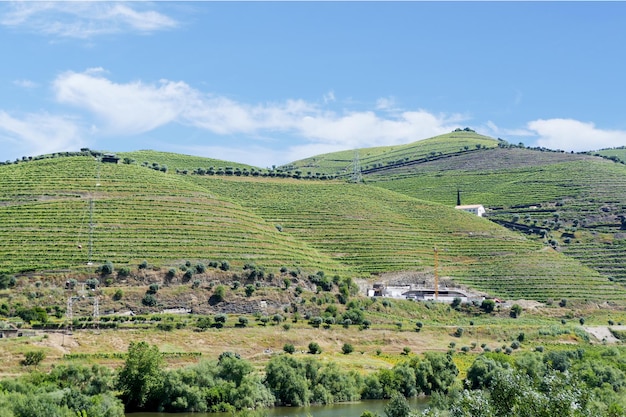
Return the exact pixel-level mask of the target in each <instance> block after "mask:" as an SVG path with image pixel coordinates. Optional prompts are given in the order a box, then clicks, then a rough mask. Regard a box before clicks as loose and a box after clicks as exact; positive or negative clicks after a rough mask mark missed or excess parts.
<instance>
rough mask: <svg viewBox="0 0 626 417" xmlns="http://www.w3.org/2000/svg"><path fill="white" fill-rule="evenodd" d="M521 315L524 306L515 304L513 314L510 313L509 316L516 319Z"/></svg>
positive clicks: (512, 308) (512, 309)
mask: <svg viewBox="0 0 626 417" xmlns="http://www.w3.org/2000/svg"><path fill="white" fill-rule="evenodd" d="M521 314H522V306H520V305H519V304H513V306H512V307H511V312H510V313H509V315H510V316H511V317H513V318H514V319H516V318H518V317H519V316H520V315H521Z"/></svg>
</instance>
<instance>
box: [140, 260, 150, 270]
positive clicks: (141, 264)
mask: <svg viewBox="0 0 626 417" xmlns="http://www.w3.org/2000/svg"><path fill="white" fill-rule="evenodd" d="M147 268H148V261H142V262H141V263H140V264H139V269H147Z"/></svg>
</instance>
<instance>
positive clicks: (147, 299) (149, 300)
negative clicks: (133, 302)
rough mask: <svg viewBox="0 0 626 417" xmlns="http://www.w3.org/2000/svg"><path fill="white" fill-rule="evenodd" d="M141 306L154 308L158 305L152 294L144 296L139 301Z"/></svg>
mask: <svg viewBox="0 0 626 417" xmlns="http://www.w3.org/2000/svg"><path fill="white" fill-rule="evenodd" d="M141 304H143V305H145V306H146V307H154V306H156V305H157V304H158V301H157V299H156V297H155V296H154V294H146V295H144V297H143V298H142V299H141Z"/></svg>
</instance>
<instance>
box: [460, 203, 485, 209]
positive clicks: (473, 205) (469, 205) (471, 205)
mask: <svg viewBox="0 0 626 417" xmlns="http://www.w3.org/2000/svg"><path fill="white" fill-rule="evenodd" d="M480 207H483V205H482V204H468V205H465V206H456V207H455V208H458V209H461V210H463V209H477V208H480ZM483 208H484V207H483Z"/></svg>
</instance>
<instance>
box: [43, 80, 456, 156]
mask: <svg viewBox="0 0 626 417" xmlns="http://www.w3.org/2000/svg"><path fill="white" fill-rule="evenodd" d="M54 89H55V91H56V97H57V100H58V101H59V102H62V103H66V104H71V105H74V106H77V107H79V108H82V109H86V110H88V111H90V112H92V113H93V114H94V115H95V116H96V117H97V118H99V119H100V120H101V121H102V122H103V123H104V126H103V127H102V128H103V130H105V131H109V132H113V133H116V134H127V135H132V134H138V133H143V132H147V131H150V130H153V129H156V128H157V127H159V126H163V125H166V124H169V123H180V124H183V125H187V126H194V127H197V128H200V129H204V130H207V131H210V132H212V133H214V134H216V135H232V134H247V135H250V136H260V135H262V134H263V133H268V132H269V133H272V134H277V135H281V134H283V135H286V134H288V135H293V136H295V137H297V138H298V139H299V141H300V142H302V141H303V140H304V141H305V142H308V144H309V145H314V144H318V145H324V147H325V148H333V149H336V148H343V149H349V148H353V147H363V146H381V145H392V144H398V143H406V142H410V141H415V140H419V139H424V138H427V137H431V136H435V135H438V134H441V133H445V132H448V131H450V130H452V129H454V128H455V127H458V126H459V122H461V121H462V120H464V118H463V117H462V116H460V115H445V114H440V115H436V114H432V113H430V112H428V111H426V110H422V109H418V110H410V111H398V112H396V113H394V114H393V115H389V114H387V113H385V115H384V116H383V115H380V114H378V113H376V112H375V111H355V112H350V111H346V112H342V113H336V112H333V111H330V110H327V109H325V108H322V107H320V106H319V105H317V104H315V103H308V102H306V101H304V100H286V101H284V102H280V103H262V104H247V103H240V102H237V101H235V100H232V99H230V98H227V97H221V96H215V95H212V94H208V93H203V92H201V91H198V90H196V89H194V88H192V87H190V86H189V85H188V84H186V83H184V82H181V81H169V80H161V81H160V82H159V83H153V84H147V83H143V82H139V81H135V82H130V83H125V84H121V83H115V82H113V81H111V80H109V79H108V78H106V77H105V76H104V73H103V72H102V71H93V70H90V71H86V72H83V73H76V72H66V73H63V74H61V75H60V76H59V77H58V78H57V79H56V80H55V82H54Z"/></svg>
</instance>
